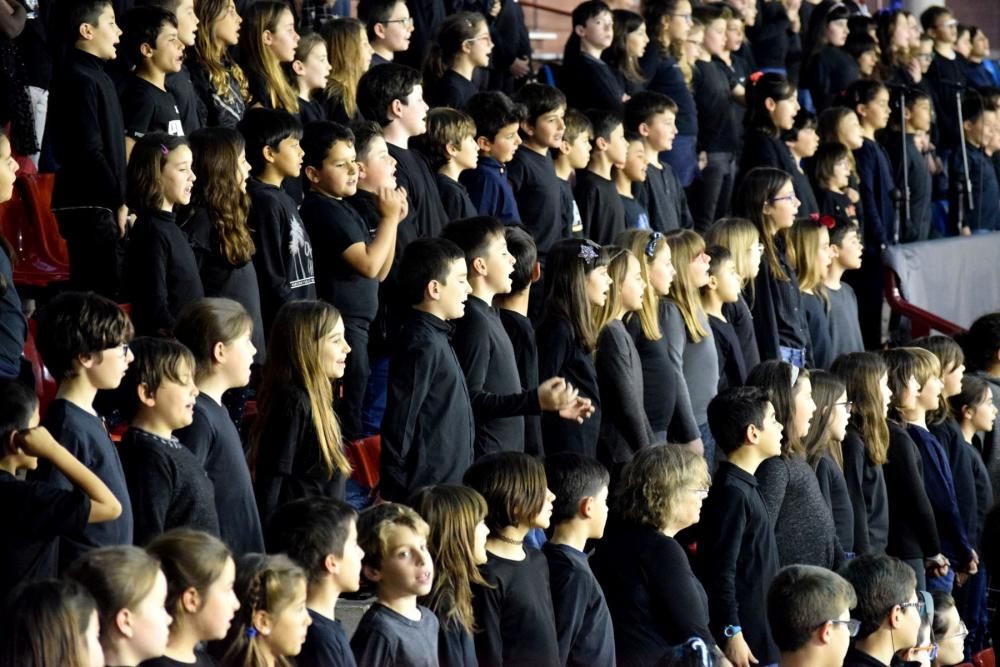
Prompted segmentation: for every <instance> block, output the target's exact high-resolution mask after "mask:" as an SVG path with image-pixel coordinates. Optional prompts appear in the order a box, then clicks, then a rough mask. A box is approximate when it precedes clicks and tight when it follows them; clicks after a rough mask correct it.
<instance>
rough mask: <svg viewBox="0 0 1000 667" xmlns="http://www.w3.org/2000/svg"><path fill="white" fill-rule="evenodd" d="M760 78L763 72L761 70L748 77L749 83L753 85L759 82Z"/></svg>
mask: <svg viewBox="0 0 1000 667" xmlns="http://www.w3.org/2000/svg"><path fill="white" fill-rule="evenodd" d="M762 76H764V72H762V71H761V70H757V71H756V72H754V73H753V74H751V75H750V83H754V84H755V83H757V82H758V81H760V77H762Z"/></svg>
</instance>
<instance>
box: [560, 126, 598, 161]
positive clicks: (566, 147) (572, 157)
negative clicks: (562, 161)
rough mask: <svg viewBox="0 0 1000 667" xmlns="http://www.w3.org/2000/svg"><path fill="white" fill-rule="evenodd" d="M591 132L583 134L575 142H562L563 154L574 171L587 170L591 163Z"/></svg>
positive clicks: (576, 137) (575, 138) (577, 136)
mask: <svg viewBox="0 0 1000 667" xmlns="http://www.w3.org/2000/svg"><path fill="white" fill-rule="evenodd" d="M590 140H591V134H590V132H581V133H580V134H578V135H576V136H575V137H573V141H569V142H567V141H566V140H563V142H562V149H561V150H562V152H563V154H564V155H566V159H567V160H568V161H569V166H570V167H572V168H573V169H586V168H587V165H588V164H589V163H590Z"/></svg>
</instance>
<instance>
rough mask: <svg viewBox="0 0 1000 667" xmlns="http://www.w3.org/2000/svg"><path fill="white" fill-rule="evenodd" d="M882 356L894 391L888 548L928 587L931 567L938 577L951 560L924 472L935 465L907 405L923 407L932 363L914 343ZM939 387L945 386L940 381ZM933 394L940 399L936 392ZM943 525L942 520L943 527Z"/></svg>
mask: <svg viewBox="0 0 1000 667" xmlns="http://www.w3.org/2000/svg"><path fill="white" fill-rule="evenodd" d="M882 356H883V357H884V358H885V362H886V366H887V367H888V370H889V389H890V390H891V391H892V404H891V405H890V410H889V417H890V419H889V449H888V450H887V451H886V454H887V456H888V461H887V462H886V463H885V465H884V469H885V486H886V494H887V497H888V499H889V513H890V518H889V544H888V546H887V547H886V553H888V554H889V555H891V556H896V557H897V558H899V559H900V560H902V561H905V562H906V564H907V565H909V566H910V568H911V569H913V571H914V573H915V574H916V576H917V590H926V583H927V578H926V573H927V571H928V570H929V571H930V574H931V575H932V576H934V577H943V576H945V575H946V574H947V573H948V560H947V559H946V558H945V556H944V555H942V553H941V539H940V534H939V531H938V525H939V524H938V521H937V517H936V516H935V512H934V506H933V505H932V504H931V500H930V498H928V494H927V489H926V487H925V484H924V475H925V474H931V472H932V471H928V470H927V466H926V465H924V463H923V460H922V457H921V453H920V450H919V449H918V447H917V445H916V443H914V442H913V438H912V437H911V436H910V434H909V433H907V430H906V427H905V426H904V424H905V423H906V413H907V411H914V410H916V409H917V408H918V400H919V398H920V394H921V387H922V386H923V383H922V382H921V381H924V382H926V381H927V380H929V379H931V371H932V367H931V366H930V365H929V364H928V365H925V364H924V362H923V360H922V359H921V358H919V357H918V356H917V355H914V354H912V353H911V352H910V348H897V349H894V350H887V351H885V352H884V353H883V355H882ZM931 356H933V355H931ZM939 370H940V369H939ZM918 376H919V377H918ZM937 388H938V389H940V385H939V384H938V385H937ZM934 400H935V401H937V396H936V395H935V397H934ZM944 528H945V526H944V525H943V524H941V529H942V530H943V529H944ZM962 541H963V542H964V541H965V536H964V535H963V536H962Z"/></svg>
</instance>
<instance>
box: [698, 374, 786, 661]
mask: <svg viewBox="0 0 1000 667" xmlns="http://www.w3.org/2000/svg"><path fill="white" fill-rule="evenodd" d="M708 425H709V428H711V430H712V434H713V435H714V436H715V441H716V442H717V443H718V445H719V448H720V449H721V450H722V451H723V452H724V453H725V454H726V459H727V460H726V461H723V462H722V463H720V464H719V468H718V470H717V471H716V473H715V477H714V479H713V480H712V490H711V491H709V494H708V498H707V499H706V500H705V505H704V507H703V509H702V511H701V528H700V535H699V541H698V561H697V563H696V564H697V565H698V576H699V578H700V579H701V583H702V584H703V585H704V586H705V592H706V593H707V594H708V606H709V614H710V617H711V624H712V632H713V633H714V634H715V636H716V640H717V641H718V642H719V646H720V647H721V648H722V650H723V651H724V652H725V654H726V657H727V658H729V660H730V662H732V663H733V664H734V665H744V666H745V665H748V664H750V663H758V664H761V665H772V664H775V663H776V662H777V661H778V650H777V647H776V646H775V645H774V640H773V639H772V638H771V633H770V632H769V630H768V627H767V609H766V597H767V587H768V586H769V585H770V583H771V579H772V578H773V577H774V575H775V573H776V572H777V571H778V545H777V543H776V542H775V540H774V528H773V526H772V520H771V517H770V516H769V515H768V511H767V505H765V504H764V498H763V497H762V496H761V493H760V489H759V488H758V487H757V479H756V478H755V477H754V473H755V472H756V470H757V467H758V466H759V465H760V464H761V463H762V462H763V461H764V460H766V459H769V458H771V457H772V456H778V455H779V454H780V453H781V432H782V426H781V423H780V422H778V420H777V419H776V418H775V416H774V406H773V405H772V404H771V401H770V400H769V399H768V394H767V391H765V390H763V389H761V388H760V387H732V388H730V389H727V390H725V391H723V392H721V393H720V394H719V395H717V396H716V397H715V398H713V399H712V402H711V403H709V404H708Z"/></svg>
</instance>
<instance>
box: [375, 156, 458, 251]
mask: <svg viewBox="0 0 1000 667" xmlns="http://www.w3.org/2000/svg"><path fill="white" fill-rule="evenodd" d="M389 155H391V156H392V157H393V159H395V160H396V184H397V185H398V186H399V187H402V188H406V197H407V199H409V200H410V210H409V212H408V213H407V215H406V218H404V219H403V222H402V223H400V225H399V237H400V241H403V243H401V244H400V245H399V247H398V249H399V250H402V249H403V248H404V247H405V246H406V243H408V242H409V241H411V240H413V239H418V238H419V239H422V238H429V237H432V236H437V235H438V234H440V233H441V228H442V227H444V226H445V224H446V223H447V222H448V215H447V214H446V213H445V211H444V206H443V205H442V204H441V198H440V197H437V196H435V195H437V182H436V181H435V180H434V172H432V171H431V168H430V167H429V166H428V165H427V160H425V159H424V157H423V156H422V155H420V153H417V152H416V151H413V150H409V149H406V148H400V147H399V146H396V145H394V144H389Z"/></svg>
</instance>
